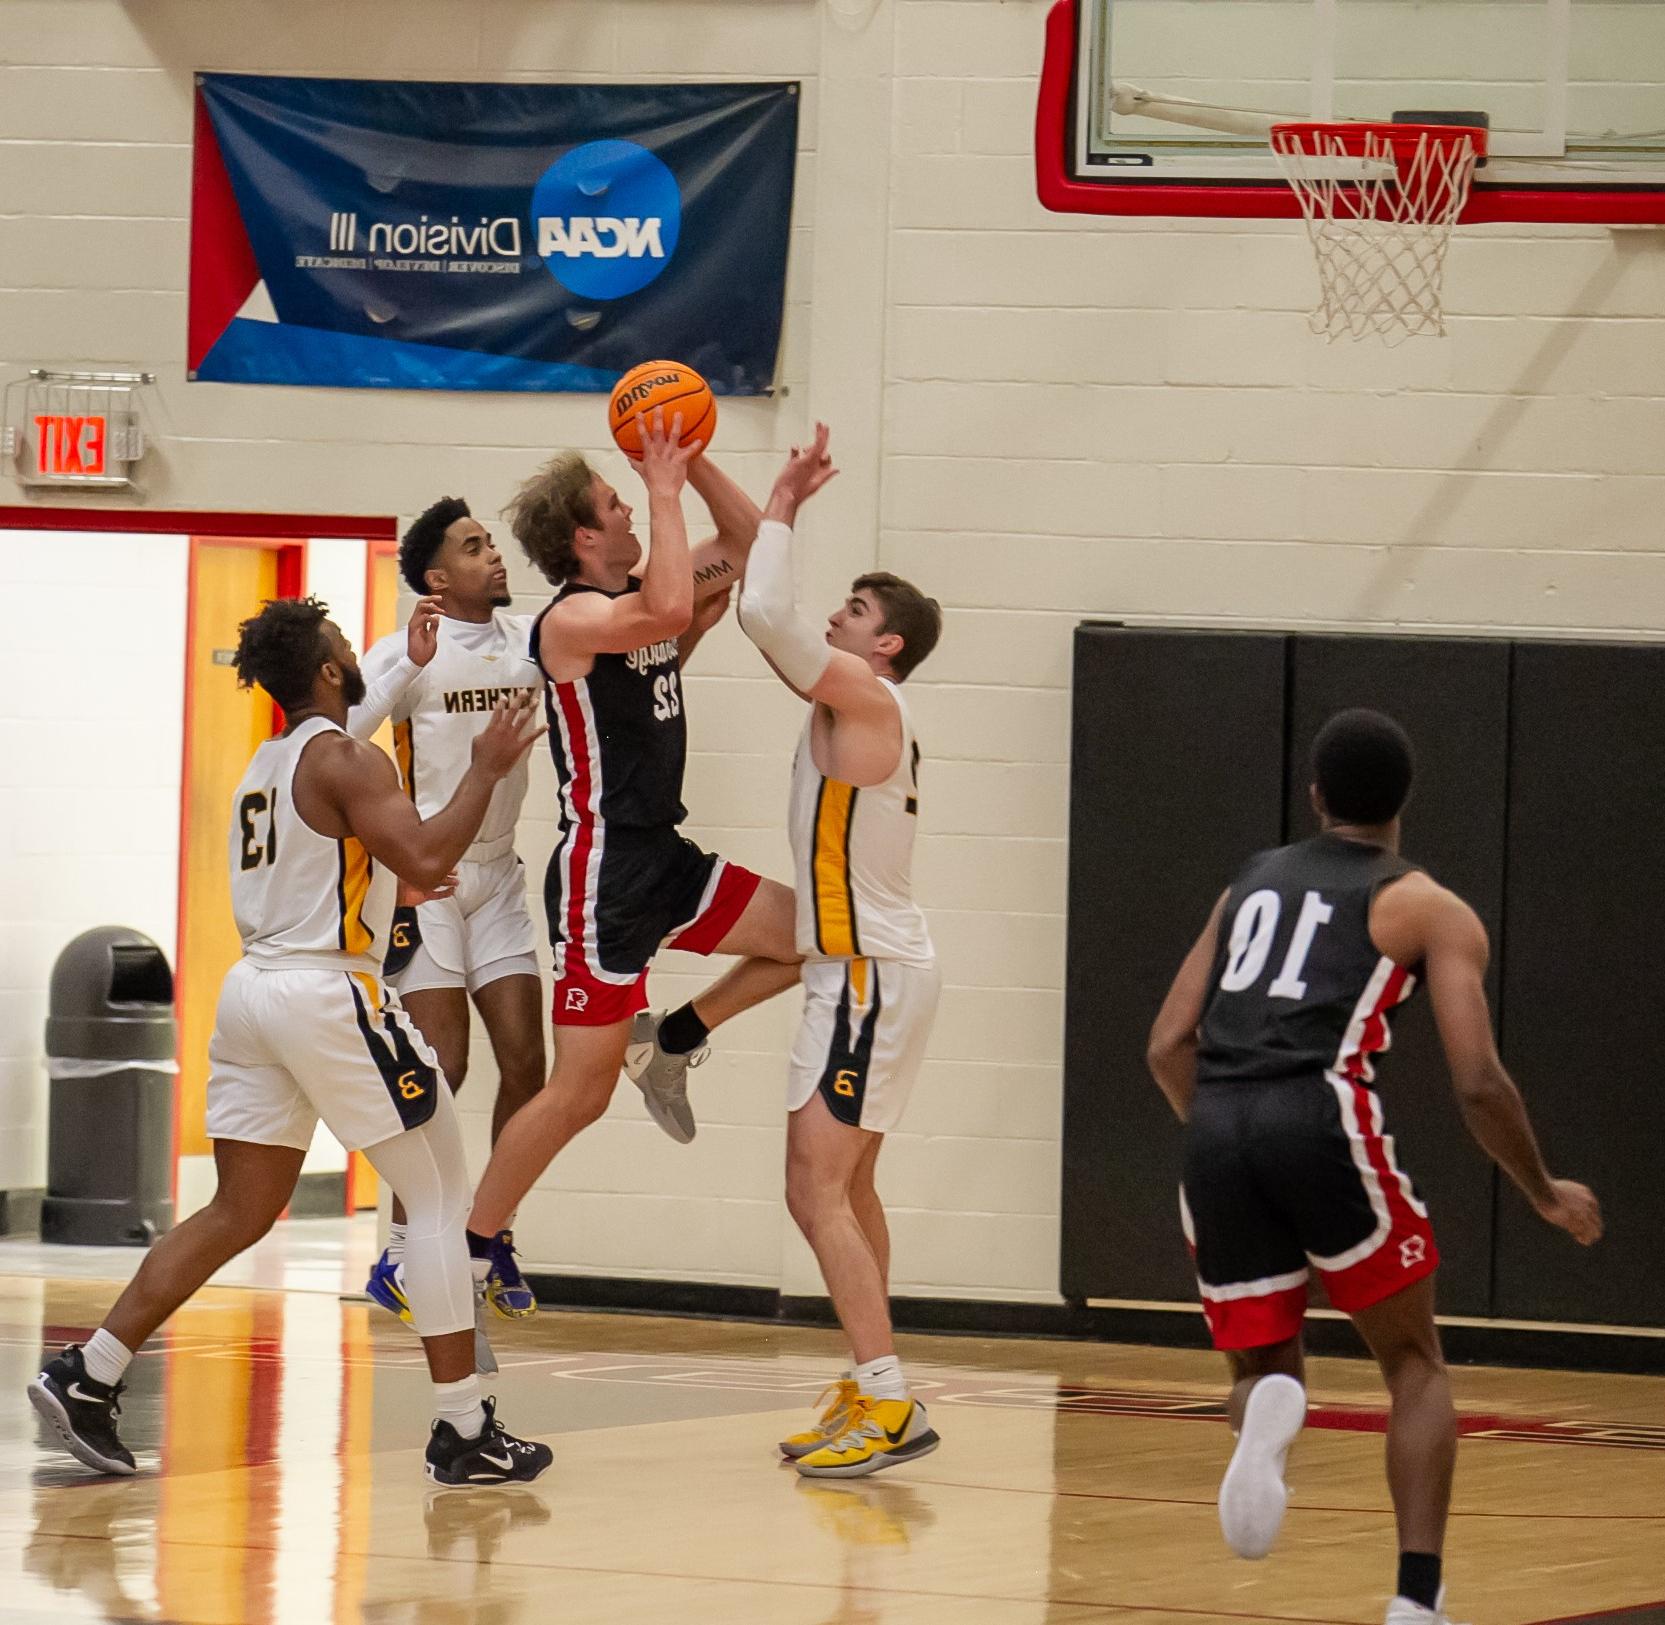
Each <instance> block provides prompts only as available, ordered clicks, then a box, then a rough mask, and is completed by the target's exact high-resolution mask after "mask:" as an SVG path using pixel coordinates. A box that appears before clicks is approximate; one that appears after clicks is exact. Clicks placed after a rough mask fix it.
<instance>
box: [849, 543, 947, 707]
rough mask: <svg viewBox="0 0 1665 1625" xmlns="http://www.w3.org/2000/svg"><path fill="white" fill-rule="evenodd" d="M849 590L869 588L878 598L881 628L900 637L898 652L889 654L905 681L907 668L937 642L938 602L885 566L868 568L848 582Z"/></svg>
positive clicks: (939, 626) (899, 677)
mask: <svg viewBox="0 0 1665 1625" xmlns="http://www.w3.org/2000/svg"><path fill="white" fill-rule="evenodd" d="M850 591H851V592H870V593H872V595H873V596H874V598H875V599H877V600H878V604H879V611H880V613H881V614H882V615H883V616H884V623H885V624H884V629H885V631H887V632H894V633H895V634H896V635H897V636H898V637H899V638H901V640H902V648H901V650H900V652H899V653H897V654H894V655H892V656H891V657H890V669H891V670H892V671H893V672H895V673H896V681H897V682H899V683H905V682H906V681H907V680H908V673H909V672H911V671H912V670H913V669H914V667H915V666H917V665H918V664H919V663H920V661H922V660H923V659H924V658H925V657H926V655H928V654H929V653H930V652H931V651H932V650H933V649H934V648H936V646H937V639H938V638H940V637H941V636H942V605H941V604H939V603H938V602H937V601H936V599H934V598H927V597H926V596H925V594H924V593H922V592H921V591H920V590H919V589H918V588H917V587H916V586H914V584H913V583H912V582H911V581H904V580H903V579H902V578H901V577H900V576H893V575H892V574H891V573H890V571H888V570H871V571H869V572H868V573H867V574H866V575H864V576H857V577H856V579H855V580H854V581H853V582H851V583H850Z"/></svg>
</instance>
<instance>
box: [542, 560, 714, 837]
mask: <svg viewBox="0 0 1665 1625" xmlns="http://www.w3.org/2000/svg"><path fill="white" fill-rule="evenodd" d="M641 585H642V584H641V582H640V581H638V580H637V579H636V578H635V577H634V576H632V577H631V580H630V585H629V586H628V587H626V588H625V589H624V592H625V593H631V592H640V591H641ZM581 592H599V593H601V594H602V596H603V597H604V598H622V597H623V596H624V593H616V592H604V591H603V589H602V588H600V587H590V586H586V585H585V584H584V583H582V582H577V581H569V582H568V583H567V584H566V586H564V587H563V588H562V589H561V590H560V591H559V592H558V593H556V595H555V596H554V598H553V599H551V601H550V603H549V605H548V606H547V607H546V608H545V609H544V610H543V611H542V613H541V614H540V615H539V616H538V618H537V619H536V620H535V621H534V622H533V623H532V630H531V634H530V637H529V641H528V647H529V649H530V650H531V653H532V658H533V659H534V660H538V667H539V670H540V671H541V670H542V669H543V666H542V661H541V659H539V656H538V648H539V637H540V636H541V633H542V630H543V618H544V616H545V615H547V614H548V613H549V611H550V610H551V609H553V608H554V607H555V605H556V604H558V603H560V602H561V601H562V600H563V599H565V598H570V597H572V596H573V595H574V594H575V593H581ZM544 679H545V688H544V704H545V706H546V708H547V710H548V713H549V749H550V752H551V753H552V754H553V756H554V758H555V775H556V777H557V779H558V780H559V781H560V803H561V827H562V828H563V829H566V828H568V827H569V826H571V825H573V824H590V825H600V824H610V825H614V826H616V827H618V828H620V829H666V828H675V826H676V825H678V824H680V823H681V822H682V820H683V819H684V818H686V817H687V816H688V813H687V809H686V808H685V807H684V806H683V805H682V771H683V767H684V764H685V762H686V760H687V754H688V731H687V725H686V723H685V722H684V720H683V716H682V675H681V660H680V657H679V656H678V654H677V646H676V639H675V638H666V639H665V640H664V641H662V642H660V643H648V644H644V645H643V646H642V647H641V648H640V649H632V650H631V651H630V652H629V653H628V654H598V655H597V656H596V657H595V663H594V664H593V665H592V666H591V668H590V674H589V676H587V677H580V678H577V679H575V680H574V681H572V682H568V683H557V682H556V681H554V679H553V678H551V677H549V675H548V673H547V672H545V673H544Z"/></svg>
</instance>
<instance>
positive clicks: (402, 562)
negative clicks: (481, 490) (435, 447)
mask: <svg viewBox="0 0 1665 1625" xmlns="http://www.w3.org/2000/svg"><path fill="white" fill-rule="evenodd" d="M473 517H474V516H473V514H471V513H470V512H469V510H468V504H467V503H466V502H464V501H463V499H462V498H461V497H441V498H440V499H439V501H438V502H436V503H434V505H433V506H432V507H431V508H429V509H427V510H426V511H425V512H423V513H421V514H419V515H418V516H417V518H416V520H415V521H414V523H413V524H412V525H411V527H410V529H409V530H407V531H406V532H405V535H404V539H403V540H402V541H401V542H400V543H399V574H400V575H402V576H403V577H404V578H405V582H406V584H407V585H408V586H409V587H410V590H411V591H412V592H414V593H417V594H422V593H425V592H427V590H428V570H429V568H430V567H431V566H432V564H433V562H434V555H435V554H436V553H437V552H439V550H440V547H441V545H442V544H443V543H444V541H445V533H446V531H448V530H449V529H450V528H451V527H452V526H453V525H454V524H456V522H457V521H458V520H459V519H472V518H473Z"/></svg>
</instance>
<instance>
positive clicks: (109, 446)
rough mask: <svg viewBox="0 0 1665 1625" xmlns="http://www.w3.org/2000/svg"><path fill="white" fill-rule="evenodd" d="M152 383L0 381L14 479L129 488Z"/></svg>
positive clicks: (60, 376)
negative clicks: (142, 399)
mask: <svg viewBox="0 0 1665 1625" xmlns="http://www.w3.org/2000/svg"><path fill="white" fill-rule="evenodd" d="M0 4H4V0H0ZM155 382H156V378H155V374H153V373H148V372H56V371H52V370H49V369H48V368H45V367H31V368H30V370H29V377H28V379H27V380H23V379H17V380H14V381H13V382H12V383H9V384H5V385H3V386H0V414H3V417H4V422H3V424H0V456H4V457H9V458H10V459H11V460H12V466H13V471H14V474H15V476H16V478H17V481H18V483H19V484H20V485H59V486H65V485H71V486H100V487H102V488H103V489H105V490H119V489H121V488H123V487H128V488H131V486H132V484H133V467H134V465H135V464H136V463H137V462H138V461H139V459H140V458H141V457H143V456H144V454H145V435H144V429H143V427H142V425H141V423H140V419H139V403H138V398H137V391H138V390H140V389H143V388H145V387H146V386H148V385H150V384H153V383H155Z"/></svg>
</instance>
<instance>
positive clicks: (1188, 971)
mask: <svg viewBox="0 0 1665 1625" xmlns="http://www.w3.org/2000/svg"><path fill="white" fill-rule="evenodd" d="M1225 906H1226V893H1224V892H1221V893H1220V896H1219V898H1218V899H1217V900H1216V901H1215V904H1214V909H1213V912H1212V913H1211V914H1210V915H1209V916H1208V924H1207V925H1205V926H1204V927H1203V928H1202V935H1201V936H1199V937H1198V938H1197V940H1196V941H1195V942H1194V943H1192V944H1191V951H1190V952H1189V953H1188V954H1187V955H1186V956H1185V961H1184V963H1183V964H1182V965H1181V966H1180V967H1179V974H1178V975H1177V976H1175V977H1174V981H1173V986H1172V987H1170V988H1169V989H1168V996H1167V998H1165V999H1164V1000H1163V1001H1162V1008H1161V1009H1160V1010H1159V1011H1158V1012H1157V1014H1156V1022H1155V1024H1154V1025H1153V1026H1152V1027H1151V1030H1150V1043H1149V1044H1148V1045H1147V1046H1146V1049H1145V1063H1146V1065H1147V1066H1149V1067H1150V1072H1151V1076H1152V1077H1153V1078H1155V1079H1156V1082H1157V1086H1158V1087H1159V1088H1160V1089H1161V1091H1162V1093H1163V1094H1165V1095H1166V1096H1167V1097H1168V1104H1169V1105H1170V1106H1172V1107H1173V1109H1174V1115H1175V1116H1176V1117H1177V1118H1178V1119H1179V1120H1180V1122H1182V1123H1183V1122H1184V1121H1185V1120H1186V1118H1188V1117H1189V1116H1190V1115H1191V1097H1192V1096H1193V1095H1194V1094H1195V1093H1196V1092H1197V1028H1198V1026H1199V1025H1200V1024H1201V1022H1202V1017H1203V1008H1204V1006H1205V1005H1206V1004H1207V1003H1208V987H1209V972H1210V970H1211V969H1212V968H1213V965H1214V954H1215V951H1216V949H1217V948H1218V946H1219V942H1220V914H1221V911H1222V910H1223V909H1224V908H1225Z"/></svg>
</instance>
